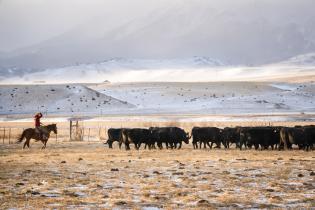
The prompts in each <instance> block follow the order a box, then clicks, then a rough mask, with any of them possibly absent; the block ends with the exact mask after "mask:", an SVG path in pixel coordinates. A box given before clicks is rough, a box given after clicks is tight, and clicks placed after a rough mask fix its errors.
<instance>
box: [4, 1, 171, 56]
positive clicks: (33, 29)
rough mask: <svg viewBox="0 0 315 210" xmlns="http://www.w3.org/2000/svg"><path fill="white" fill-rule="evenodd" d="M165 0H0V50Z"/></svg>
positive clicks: (152, 5) (19, 45)
mask: <svg viewBox="0 0 315 210" xmlns="http://www.w3.org/2000/svg"><path fill="white" fill-rule="evenodd" d="M165 2H167V1H165V0H0V34H1V35H0V51H9V50H13V49H16V48H20V47H24V46H28V45H31V44H36V43H40V42H41V41H44V40H46V39H49V38H51V37H54V36H57V35H60V34H62V33H63V32H66V31H68V30H70V29H72V28H74V27H76V26H77V25H80V24H84V23H85V22H87V21H90V20H93V18H95V17H98V16H100V15H102V14H104V13H107V14H108V13H113V14H115V13H121V14H125V15H127V16H128V15H133V14H136V13H138V11H141V10H147V9H148V8H153V7H156V6H157V5H162V4H165Z"/></svg>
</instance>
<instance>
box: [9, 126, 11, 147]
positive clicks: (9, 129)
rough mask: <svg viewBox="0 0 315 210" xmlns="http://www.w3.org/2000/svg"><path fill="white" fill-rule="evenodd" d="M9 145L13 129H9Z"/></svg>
mask: <svg viewBox="0 0 315 210" xmlns="http://www.w3.org/2000/svg"><path fill="white" fill-rule="evenodd" d="M9 144H11V128H9Z"/></svg>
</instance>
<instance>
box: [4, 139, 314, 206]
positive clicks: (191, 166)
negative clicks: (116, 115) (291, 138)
mask: <svg viewBox="0 0 315 210" xmlns="http://www.w3.org/2000/svg"><path fill="white" fill-rule="evenodd" d="M40 147H41V143H34V142H32V144H31V149H26V150H22V149H21V145H16V144H11V145H1V146H0V166H1V172H0V208H1V209H8V208H26V209H35V208H85V209H86V208H105V209H111V208H115V207H117V208H118V209H157V208H163V209H174V208H175V209H191V208H199V209H206V208H220V207H231V208H273V207H274V208H283V209H284V208H290V207H291V208H302V207H305V208H314V207H315V202H314V201H315V184H314V183H315V182H314V181H315V176H314V174H315V170H314V164H315V152H314V151H312V152H304V151H298V150H295V151H281V152H279V151H254V150H246V151H239V150H236V149H230V150H224V149H221V150H220V149H213V150H193V149H192V148H191V145H185V146H184V148H183V149H181V150H166V149H164V150H161V151H160V150H152V151H149V150H144V149H141V150H139V151H136V150H131V151H125V150H119V149H118V148H117V147H118V146H117V144H115V145H114V147H115V148H114V149H112V150H110V149H108V148H107V147H105V146H103V144H101V143H100V142H93V143H87V142H64V143H58V144H56V143H54V141H52V142H50V143H48V148H47V149H46V150H41V149H40Z"/></svg>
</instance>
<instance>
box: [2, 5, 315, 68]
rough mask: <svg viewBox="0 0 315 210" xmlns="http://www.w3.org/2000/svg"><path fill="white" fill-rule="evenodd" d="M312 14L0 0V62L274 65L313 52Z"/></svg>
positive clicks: (306, 8)
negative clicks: (200, 59) (203, 59)
mask: <svg viewBox="0 0 315 210" xmlns="http://www.w3.org/2000/svg"><path fill="white" fill-rule="evenodd" d="M314 8H315V0H0V58H1V57H3V58H4V59H3V60H2V61H1V64H2V65H3V66H13V65H14V66H15V65H18V66H22V67H36V66H37V67H50V66H54V65H56V66H63V65H72V64H74V63H80V62H97V61H99V60H103V59H108V58H112V57H135V58H177V57H180V58H184V57H191V56H195V55H198V56H209V57H213V58H218V59H220V60H223V61H226V62H228V63H233V64H250V65H251V64H262V63H269V62H275V61H278V60H282V59H287V58H289V57H292V56H296V55H299V54H305V53H310V52H314V51H315V12H314ZM1 52H7V53H1ZM1 55H2V56H1ZM6 57H10V59H6Z"/></svg>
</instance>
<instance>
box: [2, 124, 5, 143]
mask: <svg viewBox="0 0 315 210" xmlns="http://www.w3.org/2000/svg"><path fill="white" fill-rule="evenodd" d="M4 138H5V128H3V139H2V143H3V144H4Z"/></svg>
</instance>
